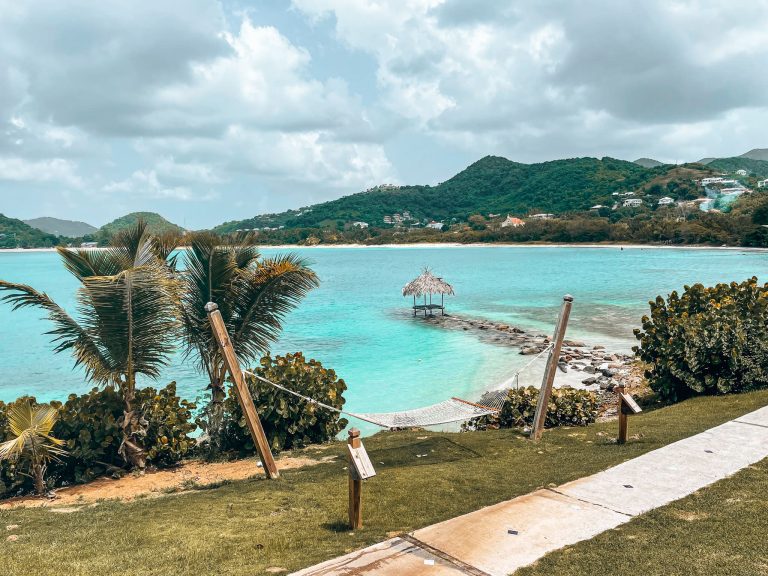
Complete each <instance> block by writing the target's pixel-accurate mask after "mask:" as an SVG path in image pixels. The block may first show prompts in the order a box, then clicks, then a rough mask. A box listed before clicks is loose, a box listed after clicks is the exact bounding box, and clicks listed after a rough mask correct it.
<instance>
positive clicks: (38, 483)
mask: <svg viewBox="0 0 768 576" xmlns="http://www.w3.org/2000/svg"><path fill="white" fill-rule="evenodd" d="M32 477H33V479H34V482H35V492H36V493H37V495H38V496H42V495H43V494H45V466H44V465H43V464H42V463H41V462H34V463H33V464H32Z"/></svg>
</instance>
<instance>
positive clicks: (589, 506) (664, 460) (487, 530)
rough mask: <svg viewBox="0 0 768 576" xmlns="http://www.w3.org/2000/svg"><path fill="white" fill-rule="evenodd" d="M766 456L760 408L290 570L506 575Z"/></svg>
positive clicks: (765, 415)
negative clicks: (600, 467) (595, 469)
mask: <svg viewBox="0 0 768 576" xmlns="http://www.w3.org/2000/svg"><path fill="white" fill-rule="evenodd" d="M766 457H768V406H766V407H765V408H761V409H760V410H757V411H755V412H751V413H750V414H746V415H745V416H742V417H740V418H737V419H735V420H731V421H730V422H726V423H725V424H722V425H720V426H717V427H716V428H712V429H710V430H707V431H706V432H702V433H701V434H697V435H695V436H691V437H690V438H686V439H684V440H680V441H678V442H675V443H673V444H669V445H668V446H664V447H663V448H659V449H658V450H654V451H652V452H648V453H647V454H644V455H642V456H640V457H638V458H634V459H633V460H629V461H627V462H624V463H623V464H619V465H618V466H614V467H613V468H609V469H608V470H605V471H604V472H599V473H598V474H594V475H592V476H588V477H586V478H582V479H580V480H576V481H574V482H569V483H567V484H563V485H562V486H558V487H557V488H553V489H543V490H537V491H536V492H532V493H530V494H526V495H524V496H519V497H517V498H515V499H513V500H509V501H507V502H501V503H499V504H496V505H494V506H489V507H487V508H482V509H480V510H477V511H475V512H471V513H469V514H465V515H464V516H459V517H457V518H452V519H450V520H446V521H445V522H441V523H439V524H434V525H432V526H428V527H426V528H422V529H421V530H417V531H416V532H414V533H413V534H409V535H407V536H401V537H399V538H392V539H390V540H387V541H385V542H382V543H380V544H376V545H374V546H371V547H369V548H365V549H363V550H359V551H357V552H353V553H352V554H347V555H346V556H342V557H339V558H335V559H333V560H329V561H328V562H324V563H322V564H319V565H317V566H313V567H311V568H307V569H305V570H302V571H300V572H296V573H295V576H353V575H354V576H363V575H365V576H374V575H375V576H390V575H392V576H394V575H399V576H404V575H414V576H421V575H427V574H429V575H433V576H461V575H472V576H487V575H491V576H506V575H507V574H511V573H513V572H514V571H515V570H517V569H518V568H520V567H522V566H527V565H528V564H531V563H533V562H535V561H536V560H538V559H539V558H541V557H542V556H544V555H545V554H547V553H548V552H551V551H553V550H557V549H558V548H562V547H563V546H567V545H571V544H575V543H577V542H580V541H582V540H587V539H589V538H592V537H593V536H596V535H597V534H600V533H601V532H605V531H606V530H610V529H611V528H615V527H617V526H619V525H620V524H624V523H625V522H629V521H630V520H631V519H632V518H633V517H635V516H637V515H639V514H643V513H645V512H648V511H649V510H652V509H654V508H658V507H659V506H664V505H665V504H668V503H670V502H672V501H674V500H677V499H679V498H683V497H685V496H687V495H689V494H691V493H693V492H695V491H696V490H699V489H701V488H704V487H705V486H708V485H710V484H712V483H714V482H717V481H718V480H722V479H723V478H726V477H727V476H730V475H732V474H734V473H736V472H738V471H739V470H741V469H742V468H745V467H747V466H749V465H751V464H754V463H755V462H759V461H760V460H762V459H764V458H766Z"/></svg>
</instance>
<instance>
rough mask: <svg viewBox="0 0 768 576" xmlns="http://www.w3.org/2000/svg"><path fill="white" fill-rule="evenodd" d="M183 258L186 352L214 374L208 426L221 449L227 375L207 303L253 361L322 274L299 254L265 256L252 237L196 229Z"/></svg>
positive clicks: (237, 346)
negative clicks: (233, 237)
mask: <svg viewBox="0 0 768 576" xmlns="http://www.w3.org/2000/svg"><path fill="white" fill-rule="evenodd" d="M184 263H185V266H184V270H183V271H182V272H180V279H181V285H182V294H183V295H182V299H181V310H182V311H181V318H182V324H183V328H184V330H183V333H184V342H185V345H186V351H187V355H188V356H194V357H196V358H197V361H198V363H199V367H200V370H201V371H203V372H205V373H206V374H207V375H208V378H209V382H210V383H209V389H210V391H211V400H210V403H209V406H208V409H207V410H206V413H207V422H206V424H205V426H206V429H207V432H208V435H209V437H210V439H211V446H212V448H213V449H214V450H216V449H217V446H218V438H219V433H220V431H221V426H222V421H221V420H222V402H223V401H224V399H225V397H226V390H225V385H224V383H225V380H226V376H227V374H226V367H225V365H224V361H223V358H222V357H221V354H220V352H219V347H218V345H217V344H216V340H215V339H214V337H213V333H212V331H211V327H210V324H209V322H208V318H207V316H206V314H205V313H204V311H203V310H204V307H205V305H206V304H207V303H208V302H215V303H216V304H217V305H218V307H219V311H220V312H221V315H222V318H223V320H224V324H225V325H226V327H227V331H228V332H229V335H230V338H231V341H232V345H233V347H234V349H235V353H236V354H237V356H238V357H239V358H240V359H242V360H243V361H245V362H249V363H250V362H253V361H255V360H257V359H258V358H259V357H260V356H262V355H264V354H267V353H268V352H269V347H270V345H271V344H272V343H273V342H275V340H277V338H278V336H279V335H280V331H281V330H282V320H283V319H284V318H285V315H286V314H287V313H288V312H290V311H291V310H293V309H294V308H295V307H296V306H297V305H298V304H299V302H300V301H301V299H302V298H304V296H305V295H306V294H307V293H308V292H309V291H310V290H311V289H313V288H315V287H316V286H318V279H317V276H316V275H315V273H314V272H313V271H312V270H311V269H310V268H309V267H308V266H307V264H306V262H305V261H304V260H302V259H301V258H298V257H297V256H296V255H294V254H286V255H282V256H275V257H273V258H261V257H260V254H259V252H258V249H257V248H256V247H255V246H253V245H252V237H250V236H249V237H246V238H240V239H237V240H230V241H223V240H222V238H221V237H219V236H218V235H217V234H214V233H211V232H199V233H195V234H193V235H191V237H190V241H189V248H188V250H187V251H186V253H185V254H184Z"/></svg>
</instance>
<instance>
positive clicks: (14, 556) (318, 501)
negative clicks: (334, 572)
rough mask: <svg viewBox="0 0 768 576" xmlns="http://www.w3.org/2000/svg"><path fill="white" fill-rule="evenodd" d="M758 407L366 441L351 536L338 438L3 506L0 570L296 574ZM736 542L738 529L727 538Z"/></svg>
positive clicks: (736, 403)
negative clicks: (620, 428) (263, 471)
mask: <svg viewBox="0 0 768 576" xmlns="http://www.w3.org/2000/svg"><path fill="white" fill-rule="evenodd" d="M766 404H768V391H762V392H757V393H750V394H742V395H734V396H725V397H719V398H699V399H693V400H689V401H686V402H683V403H681V404H677V405H674V406H670V407H667V408H662V409H659V410H654V411H647V412H645V413H643V414H641V415H638V416H634V417H632V419H631V420H630V435H639V437H638V438H635V439H633V440H631V441H630V443H628V444H626V445H624V446H618V445H616V444H615V443H613V438H614V435H615V433H616V427H617V425H616V423H615V422H609V423H602V424H596V425H594V426H590V427H587V428H561V429H557V430H552V431H548V432H547V433H546V434H545V435H544V439H543V440H542V442H541V443H540V444H538V445H535V444H533V443H531V442H529V441H528V440H527V439H525V438H524V437H523V436H521V435H520V434H519V433H517V432H515V431H511V430H501V431H488V432H472V433H464V434H445V433H440V434H438V433H428V432H396V433H386V434H379V435H376V436H374V437H372V438H368V439H366V440H365V444H366V447H367V449H368V452H369V454H370V455H371V459H372V461H373V463H374V465H375V466H376V467H377V472H378V476H377V477H375V478H373V479H372V480H370V481H368V482H367V483H366V484H365V485H364V487H363V518H364V523H365V527H364V528H363V529H362V530H358V531H356V532H355V533H354V534H352V533H350V532H349V530H348V529H347V528H346V526H345V523H346V512H347V511H346V506H347V476H346V471H345V470H344V467H345V465H346V463H345V461H344V460H343V454H344V453H345V452H344V451H345V447H344V444H343V443H337V444H334V445H332V446H331V447H326V448H323V449H309V450H306V451H305V452H306V454H307V455H309V456H312V455H318V456H319V455H323V456H324V455H328V454H338V455H339V457H340V458H339V460H338V461H337V462H331V463H327V464H321V465H318V466H314V467H311V468H305V469H300V470H293V471H287V472H285V473H284V474H283V475H282V477H281V479H280V480H279V481H274V482H272V481H267V480H264V479H254V480H247V481H242V482H236V483H232V484H228V485H224V486H220V487H218V488H215V489H208V490H199V491H193V492H187V493H184V494H179V495H170V496H165V497H161V498H153V499H149V498H148V499H144V500H139V501H136V502H133V503H128V504H122V503H118V502H101V503H99V504H98V505H96V506H91V507H88V506H85V507H83V509H82V510H80V511H77V512H73V513H68V514H63V513H53V512H51V511H50V510H45V509H24V510H11V511H0V530H3V528H2V527H3V526H6V525H11V524H18V525H19V527H18V528H17V529H15V530H14V531H13V532H5V533H6V534H10V533H13V534H17V535H18V540H17V541H15V542H7V541H5V538H2V539H0V566H2V570H0V573H2V574H3V576H30V575H33V574H34V575H35V576H45V575H49V574H50V575H56V576H59V575H60V574H68V575H80V574H82V575H88V576H95V575H100V574H110V575H111V574H113V573H115V572H118V571H119V572H124V573H130V574H158V575H160V574H162V575H164V576H165V575H168V574H174V575H176V574H183V575H194V576H202V575H206V574H216V575H245V574H248V575H252V574H262V573H267V572H266V570H267V568H270V567H272V568H275V567H280V568H285V569H288V570H295V569H298V568H301V567H304V566H308V565H311V564H314V563H316V562H320V561H322V560H326V559H328V558H331V557H333V556H336V555H339V554H343V553H345V552H349V551H351V550H354V549H358V548H362V547H364V546H366V545H369V544H372V543H374V542H377V541H380V540H383V539H385V538H387V537H389V536H391V535H393V534H396V533H399V532H406V531H411V530H414V529H416V528H420V527H423V526H426V525H428V524H432V523H434V522H438V521H441V520H445V519H447V518H451V517H453V516H456V515H459V514H462V513H466V512H469V511H472V510H475V509H477V508H480V507H482V506H486V505H489V504H493V503H496V502H499V501H502V500H507V499H510V498H513V497H515V496H518V495H520V494H525V493H527V492H530V491H532V490H535V489H536V488H538V487H541V486H546V485H548V484H560V483H563V482H567V481H569V480H573V479H576V478H580V477H582V476H586V475H589V474H592V473H594V472H597V471H599V470H602V469H605V468H607V467H609V466H612V465H615V464H618V463H620V462H622V461H624V460H627V459H629V458H634V457H636V456H639V455H640V454H642V453H644V452H647V451H649V450H653V449H655V448H658V447H660V446H662V445H664V444H668V443H670V442H673V441H675V440H678V439H681V438H684V437H686V436H690V435H692V434H695V433H697V432H701V431H703V430H705V429H707V428H710V427H712V426H715V425H717V424H720V423H722V422H725V421H726V420H730V419H732V418H735V417H737V416H740V415H742V414H744V413H746V412H750V411H752V410H755V409H757V408H759V407H761V406H764V405H766ZM417 455H424V456H422V457H417ZM742 534H743V532H742V531H740V530H734V531H732V532H730V533H729V538H730V539H731V540H736V539H738V538H740V537H741V536H742ZM745 545H746V544H745ZM581 573H584V572H581ZM586 573H590V570H587V572H586ZM601 573H607V572H604V571H601ZM667 573H671V572H667Z"/></svg>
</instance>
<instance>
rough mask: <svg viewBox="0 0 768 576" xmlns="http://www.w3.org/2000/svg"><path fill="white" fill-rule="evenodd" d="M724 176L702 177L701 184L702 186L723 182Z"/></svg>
mask: <svg viewBox="0 0 768 576" xmlns="http://www.w3.org/2000/svg"><path fill="white" fill-rule="evenodd" d="M723 180H724V178H723V177H722V176H712V177H710V178H702V179H701V181H700V182H699V184H701V185H702V186H708V185H710V184H718V183H720V182H722V181H723Z"/></svg>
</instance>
